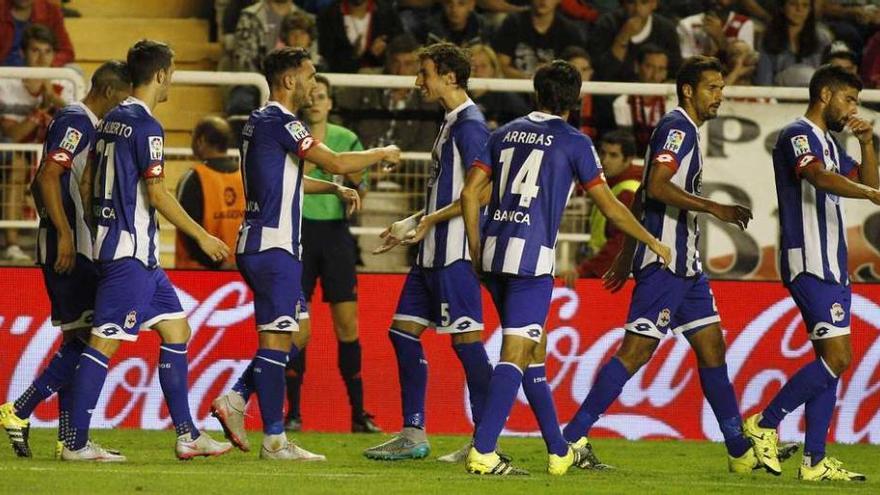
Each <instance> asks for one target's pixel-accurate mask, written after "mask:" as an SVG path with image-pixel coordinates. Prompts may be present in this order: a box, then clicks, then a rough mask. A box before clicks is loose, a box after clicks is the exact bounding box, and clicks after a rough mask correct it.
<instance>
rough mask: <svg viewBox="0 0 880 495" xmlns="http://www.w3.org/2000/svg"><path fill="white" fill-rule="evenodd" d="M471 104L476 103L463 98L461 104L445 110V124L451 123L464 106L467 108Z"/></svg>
mask: <svg viewBox="0 0 880 495" xmlns="http://www.w3.org/2000/svg"><path fill="white" fill-rule="evenodd" d="M471 105H476V103H474V101H473V100H471V99H470V98H468V99H466V100H464V103H462V104H461V105H459V106H457V107H455V108H453V109H452V110H450V111H448V112H446V117H445V119H444V120H445V121H446V123H447V124H449V123H451V122H452V121H454V120H455V119H456V118H457V117H458V114H459V113H461V111H462V110H464V109H465V108H467V107H469V106H471Z"/></svg>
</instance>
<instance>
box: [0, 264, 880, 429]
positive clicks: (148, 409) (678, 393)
mask: <svg viewBox="0 0 880 495" xmlns="http://www.w3.org/2000/svg"><path fill="white" fill-rule="evenodd" d="M170 277H171V280H172V281H173V282H174V284H175V286H176V287H177V289H178V292H179V295H180V298H181V301H182V303H183V306H184V308H185V309H186V311H187V313H188V315H189V322H190V325H191V326H192V329H193V338H192V341H191V343H190V346H189V358H190V376H189V379H190V404H191V406H192V410H193V415H194V417H195V419H196V422H197V424H198V425H199V426H200V427H204V428H209V429H215V428H219V425H218V424H217V422H216V421H215V420H214V419H213V418H211V417H210V416H209V413H208V408H209V405H210V402H211V400H212V399H213V398H214V397H215V396H216V395H217V394H219V393H222V392H223V391H225V390H227V389H229V387H231V386H232V384H233V383H234V382H235V379H236V377H237V376H238V374H239V373H240V372H241V371H242V370H243V369H244V368H245V367H246V366H247V364H248V362H249V360H250V358H251V357H252V356H253V353H254V350H255V347H256V335H255V330H254V320H253V305H252V295H251V293H250V291H249V290H248V289H247V287H246V286H245V284H244V283H243V282H242V280H241V278H240V277H239V275H238V274H237V273H234V272H196V271H172V272H170ZM403 279H404V277H403V276H402V275H361V276H360V278H359V293H360V308H359V325H360V335H361V343H362V347H363V352H364V358H363V378H364V383H365V389H366V406H367V409H368V410H369V411H370V412H372V413H374V414H375V415H376V417H377V421H378V422H379V424H380V426H382V427H383V428H384V429H386V430H388V431H393V430H395V429H397V428H399V427H400V392H399V387H398V379H397V368H396V362H395V358H394V353H393V350H392V347H391V344H390V343H389V341H388V337H387V330H388V325H389V323H390V318H391V315H392V314H393V313H394V308H395V304H396V302H397V294H398V292H399V290H400V287H401V286H402V285H403ZM631 285H632V283H630V284H628V285H627V287H626V288H625V289H624V290H623V291H621V292H620V293H618V294H609V293H607V292H605V291H603V290H602V289H601V285H600V284H599V282H598V281H595V280H582V281H580V282H579V283H578V285H577V287H576V289H574V290H569V289H567V288H564V287H561V286H559V287H557V288H556V289H555V290H554V292H553V303H552V305H551V308H550V315H549V317H548V321H547V332H548V336H549V344H548V347H549V349H548V357H547V374H548V382H549V384H550V387H551V388H552V389H553V394H554V398H555V400H556V405H557V409H558V412H559V416H560V420H561V421H562V422H565V421H566V420H567V419H568V418H570V417H571V415H572V414H573V413H574V412H575V410H576V409H577V407H578V405H579V404H580V402H581V401H582V400H583V399H584V397H586V395H587V392H588V391H589V388H590V385H591V384H592V383H593V381H594V380H595V377H596V373H597V372H598V370H599V368H600V367H601V365H602V363H603V362H604V361H606V360H607V359H608V357H609V356H611V355H612V354H613V353H614V351H615V349H616V347H617V345H618V344H619V342H620V339H621V337H622V335H623V331H622V330H621V328H620V326H621V325H622V323H623V322H624V319H625V317H626V311H627V307H628V304H629V293H630V290H631ZM712 287H713V291H714V293H715V295H716V298H717V302H718V307H719V310H720V312H721V317H722V320H723V327H724V329H725V332H726V337H727V344H728V353H727V363H728V367H729V373H730V376H731V379H732V381H733V384H734V388H735V389H736V392H737V398H738V399H739V401H740V407H741V409H742V410H743V412H744V413H745V414H751V413H752V412H755V411H757V410H758V409H759V408H760V407H762V405H764V404H766V403H767V401H768V400H769V399H770V398H771V397H772V395H773V394H774V393H775V392H776V391H777V390H778V389H779V387H780V386H781V384H782V383H784V382H785V380H786V379H787V378H788V377H790V376H791V375H792V374H793V373H795V372H796V371H797V370H798V369H799V368H800V367H801V366H803V365H804V364H806V363H808V362H809V361H811V360H812V359H814V357H813V353H812V349H811V346H810V343H809V341H808V340H807V338H806V332H805V331H804V327H803V323H802V320H801V317H800V314H799V313H798V311H797V308H796V307H795V305H794V303H793V302H792V300H791V299H790V298H789V296H788V293H787V292H786V291H785V289H784V288H783V287H782V286H781V285H780V284H779V283H773V282H723V281H716V282H713V283H712ZM0 294H3V296H2V297H0V320H2V321H0V400H3V401H7V400H14V399H15V398H16V397H17V396H18V394H19V393H21V392H22V391H23V390H24V389H25V387H27V386H28V384H29V383H30V382H31V381H32V380H33V378H34V377H35V376H36V375H37V373H39V371H40V369H42V368H43V366H45V364H46V363H47V362H48V360H49V359H51V356H52V353H53V352H54V350H55V349H56V348H57V346H58V344H59V341H60V334H59V332H58V331H57V330H56V329H55V328H53V327H52V326H51V323H50V322H49V305H48V301H47V299H46V297H45V295H44V291H43V286H42V280H41V276H40V273H39V271H38V270H36V269H31V268H4V269H0ZM315 300H316V301H319V300H320V294H316V298H315ZM483 302H484V307H485V314H486V331H485V335H484V339H485V341H486V344H487V348H488V352H489V356H490V357H492V359H493V360H495V359H497V357H498V351H499V349H500V345H501V330H500V328H499V326H498V317H497V315H496V313H495V311H494V308H493V307H492V304H491V301H490V299H489V297H488V294H487V293H485V292H484V294H483ZM311 314H312V322H313V337H312V341H311V343H310V346H309V352H308V364H307V372H306V375H305V385H304V388H303V396H304V398H303V405H302V413H303V417H304V426H305V428H306V429H307V430H314V431H347V430H348V428H349V427H350V411H349V406H348V400H347V397H346V395H345V388H344V386H343V383H342V380H341V378H340V377H339V372H338V371H337V366H336V344H335V340H334V337H333V332H332V328H331V326H330V318H329V312H328V309H327V307H326V305H324V304H314V305H313V306H312V308H311ZM878 325H880V285H870V284H857V285H855V286H854V295H853V308H852V327H853V339H852V341H853V347H854V353H853V354H854V359H853V362H852V367H851V368H850V370H849V371H847V373H846V374H844V376H843V377H842V379H841V383H840V387H839V390H838V395H839V397H840V400H839V401H838V404H837V410H836V412H835V415H834V421H833V422H832V425H831V436H832V438H833V439H834V440H837V441H841V442H871V443H880V414H878V412H880V411H878V410H880V396H878V389H880V338H878V337H880V333H878V331H880V328H878ZM423 342H424V345H425V354H426V356H427V359H428V363H429V365H428V368H429V387H428V401H427V425H428V429H429V431H431V432H434V433H462V434H464V433H469V432H470V431H471V428H472V424H471V422H470V418H469V414H470V412H469V408H468V403H467V391H466V389H465V381H464V374H463V372H462V370H461V366H460V364H459V362H458V360H457V358H456V357H455V354H454V353H453V352H452V349H451V346H450V340H449V338H448V337H446V336H437V335H433V334H431V333H426V334H425V336H424V337H423ZM158 343H159V339H158V337H157V336H156V335H155V334H154V333H153V332H144V333H142V334H141V336H140V339H139V340H138V342H136V343H131V344H129V343H126V344H124V345H123V347H122V349H121V350H120V351H119V353H118V354H117V355H116V356H114V358H113V360H112V361H111V366H110V372H109V375H108V377H107V382H106V385H105V387H104V392H103V394H102V395H101V399H100V401H99V403H98V406H97V407H96V408H95V411H94V415H93V424H94V425H95V427H98V428H111V427H128V428H151V429H156V428H169V427H170V424H171V420H170V418H169V415H168V412H167V409H166V408H165V405H164V401H163V398H162V392H161V389H160V387H159V378H158V373H157V369H156V365H157V360H158ZM56 411H57V403H56V402H55V398H54V397H53V398H52V399H50V400H49V401H48V402H46V403H45V404H43V405H41V406H40V407H39V408H38V409H37V410H36V412H35V414H34V416H33V417H32V418H31V420H32V424H33V425H34V426H37V427H51V426H55V425H56V422H57V412H56ZM248 413H249V417H248V426H249V427H250V428H255V429H256V428H259V411H258V408H257V404H256V400H252V401H251V403H250V404H249V411H248ZM506 431H507V433H512V434H537V432H538V429H537V425H536V424H535V421H534V418H533V416H532V413H531V411H530V410H529V408H528V404H527V403H526V401H525V397H524V396H523V395H520V397H519V399H518V400H517V402H516V404H515V406H514V409H513V412H512V413H511V416H510V419H509V421H508V423H507V430H506ZM802 432H803V408H799V409H798V410H796V411H794V412H792V413H791V414H790V415H789V416H788V417H787V418H786V419H785V421H783V423H782V425H781V427H780V435H781V437H782V439H784V440H786V441H793V440H799V439H801V438H802ZM593 436H622V437H626V438H630V439H639V438H681V439H713V440H718V439H720V438H721V434H720V432H719V430H718V427H717V425H716V424H715V418H714V416H713V414H712V412H711V409H710V408H709V405H708V404H707V403H706V402H705V400H704V399H703V397H702V394H701V392H700V384H699V377H698V375H697V370H696V362H695V359H694V356H693V353H692V352H690V348H689V346H688V344H687V341H686V340H684V339H681V338H673V337H669V338H667V339H665V340H664V341H663V342H662V343H661V345H660V347H659V348H658V350H657V353H656V355H655V356H654V359H653V360H652V361H651V362H650V363H649V364H648V365H647V366H646V367H645V368H644V369H642V370H641V371H640V372H639V373H638V374H637V375H636V376H634V377H633V378H632V379H631V380H630V381H629V383H627V385H626V387H625V388H624V391H623V394H622V395H621V397H620V400H618V401H617V402H616V403H615V404H614V405H613V406H612V407H611V409H610V410H609V411H608V414H607V415H605V416H604V417H602V418H601V419H600V420H599V422H598V423H597V426H596V428H595V429H594V430H593Z"/></svg>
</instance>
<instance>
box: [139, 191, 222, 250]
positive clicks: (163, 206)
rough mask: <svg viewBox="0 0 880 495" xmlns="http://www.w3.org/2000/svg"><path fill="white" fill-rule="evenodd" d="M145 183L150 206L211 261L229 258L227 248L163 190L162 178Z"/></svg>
mask: <svg viewBox="0 0 880 495" xmlns="http://www.w3.org/2000/svg"><path fill="white" fill-rule="evenodd" d="M145 180H146V182H147V196H148V197H149V200H150V205H151V206H152V207H153V208H156V210H158V211H159V213H161V214H162V215H163V216H164V217H165V218H167V219H168V221H169V222H171V224H172V225H174V226H175V227H177V228H178V229H180V231H181V232H183V233H184V234H186V235H188V236H190V237H192V238H193V239H195V241H196V242H197V243H198V244H199V248H200V249H201V250H202V251H204V252H205V254H207V255H208V256H209V257H210V258H211V259H212V260H214V261H222V260H223V259H224V258H226V257H227V256H229V246H227V245H226V244H225V243H224V242H223V241H221V240H220V239H218V238H216V237H214V236H212V235H211V234H209V233H208V232H207V231H206V230H205V229H204V228H202V226H201V225H199V224H198V223H197V222H196V221H195V220H193V219H192V217H190V216H189V215H187V213H186V211H185V210H184V209H183V207H182V206H180V203H178V202H177V199H175V198H174V196H172V195H171V193H170V192H168V190H167V189H165V179H164V177H152V178H149V179H145Z"/></svg>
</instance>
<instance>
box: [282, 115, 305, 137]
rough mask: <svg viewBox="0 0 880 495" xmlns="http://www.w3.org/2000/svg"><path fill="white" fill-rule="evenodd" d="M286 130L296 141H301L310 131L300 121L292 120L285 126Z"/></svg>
mask: <svg viewBox="0 0 880 495" xmlns="http://www.w3.org/2000/svg"><path fill="white" fill-rule="evenodd" d="M284 128H285V129H287V132H289V133H290V137H292V138H293V140H294V141H299V140H301V139H304V138H305V137H307V136H308V135H309V130H308V129H306V126H304V125H303V123H302V122H300V121H298V120H291V121H290V122H288V123H286V124H284Z"/></svg>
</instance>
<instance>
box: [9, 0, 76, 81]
mask: <svg viewBox="0 0 880 495" xmlns="http://www.w3.org/2000/svg"><path fill="white" fill-rule="evenodd" d="M34 24H42V25H44V26H46V27H47V28H48V29H49V30H50V31H51V32H52V34H53V36H54V37H55V55H54V57H53V58H52V63H51V64H50V66H51V67H60V66H62V65H64V64H69V63H71V62H73V59H74V53H73V44H72V43H71V42H70V36H68V34H67V29H65V27H64V17H63V16H62V15H61V8H60V7H59V6H57V5H52V4H50V3H49V2H48V1H47V0H0V65H11V66H19V67H20V66H23V65H25V56H24V46H25V45H24V32H25V30H26V29H27V28H28V26H31V25H34Z"/></svg>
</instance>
